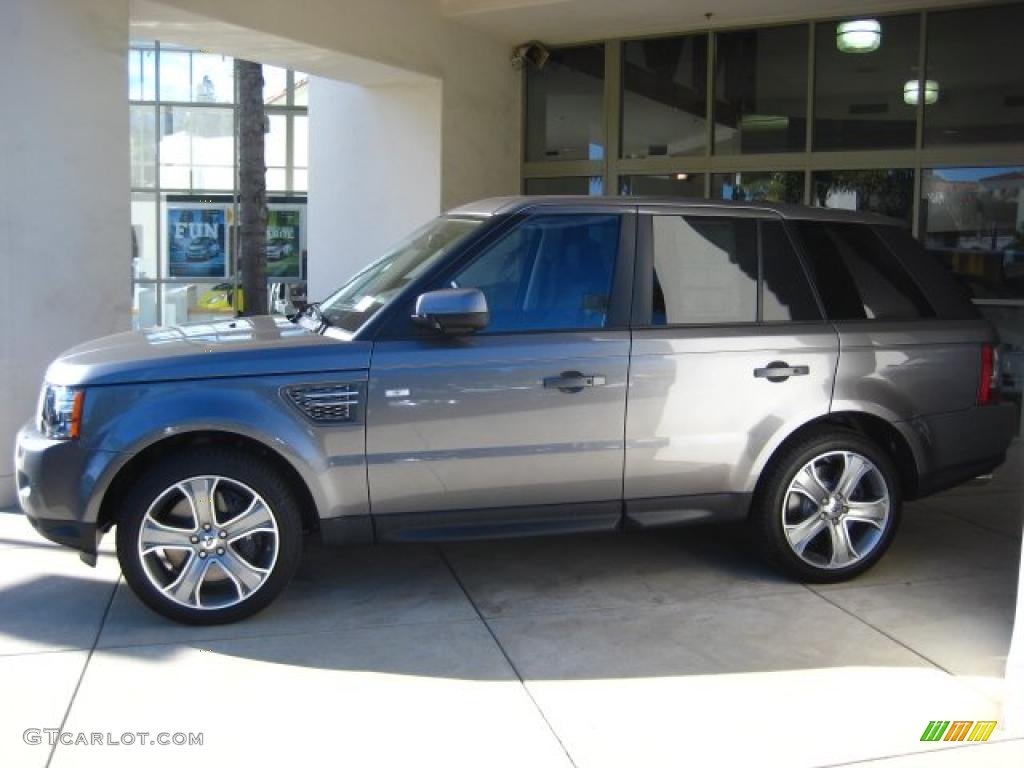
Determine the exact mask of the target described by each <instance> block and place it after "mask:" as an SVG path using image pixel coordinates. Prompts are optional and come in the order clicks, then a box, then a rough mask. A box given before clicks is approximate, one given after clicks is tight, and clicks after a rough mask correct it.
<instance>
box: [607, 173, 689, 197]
mask: <svg viewBox="0 0 1024 768" xmlns="http://www.w3.org/2000/svg"><path fill="white" fill-rule="evenodd" d="M619 194H620V195H659V196H666V197H697V198H701V197H704V174H703V173H670V174H667V175H653V176H636V175H635V176H620V177H619Z"/></svg>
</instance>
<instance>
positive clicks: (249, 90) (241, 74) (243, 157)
mask: <svg viewBox="0 0 1024 768" xmlns="http://www.w3.org/2000/svg"><path fill="white" fill-rule="evenodd" d="M235 82H236V83H237V85H238V201H239V214H238V217H239V224H240V237H239V246H240V251H241V254H240V258H239V260H238V265H239V269H240V270H241V274H242V294H243V305H244V306H243V311H242V313H241V314H243V315H265V314H266V313H267V175H266V174H267V169H266V163H265V161H264V150H263V136H264V134H263V126H264V119H265V118H264V111H263V66H262V65H260V64H255V63H253V62H251V61H242V60H241V59H235Z"/></svg>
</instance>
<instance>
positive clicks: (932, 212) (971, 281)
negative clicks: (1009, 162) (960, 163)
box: [919, 166, 1024, 299]
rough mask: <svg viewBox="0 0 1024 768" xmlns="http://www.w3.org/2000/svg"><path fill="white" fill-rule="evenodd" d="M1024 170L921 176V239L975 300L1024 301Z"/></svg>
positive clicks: (958, 170) (929, 172)
mask: <svg viewBox="0 0 1024 768" xmlns="http://www.w3.org/2000/svg"><path fill="white" fill-rule="evenodd" d="M1022 189H1024V166H1016V167H1008V168H933V169H929V170H925V171H924V172H923V175H922V177H921V209H920V210H921V213H920V227H919V230H920V232H921V238H922V239H923V240H924V243H925V247H926V248H928V250H929V251H931V252H932V253H935V254H936V255H938V256H941V257H942V258H943V260H945V261H946V263H948V264H949V265H950V267H952V269H953V271H954V272H956V273H957V274H958V275H959V276H960V277H961V278H962V280H963V281H964V282H965V283H966V284H967V285H969V287H970V289H971V292H972V294H973V295H974V296H975V298H981V299H996V298H1014V299H1024V191H1022Z"/></svg>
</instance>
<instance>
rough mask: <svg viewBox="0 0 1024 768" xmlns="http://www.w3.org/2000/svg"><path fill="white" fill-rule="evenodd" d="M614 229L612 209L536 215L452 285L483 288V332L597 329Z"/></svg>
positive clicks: (608, 287) (607, 297)
mask: <svg viewBox="0 0 1024 768" xmlns="http://www.w3.org/2000/svg"><path fill="white" fill-rule="evenodd" d="M619 227H620V217H619V216H617V215H614V214H595V215H568V214H563V215H547V216H535V217H533V218H531V219H528V220H527V221H525V222H523V223H522V224H520V225H519V226H518V227H516V228H515V229H514V230H512V231H511V232H509V233H508V234H506V235H505V236H504V237H502V238H501V239H500V240H498V242H496V243H495V244H493V245H491V246H489V247H488V248H487V249H486V250H485V251H484V252H483V253H482V254H480V255H479V256H478V257H477V258H476V259H474V260H473V261H472V262H471V263H470V264H469V265H468V266H466V267H465V268H464V269H463V270H462V271H460V272H459V273H458V274H456V275H455V276H454V278H453V279H452V281H451V287H455V288H478V289H479V290H480V291H482V292H483V294H484V296H485V297H486V298H487V308H488V310H489V312H490V316H491V321H490V324H489V325H488V326H487V332H489V333H502V332H510V331H541V330H571V329H585V328H603V327H604V326H605V324H606V322H607V319H608V310H609V307H610V304H611V292H612V278H613V275H614V271H615V257H616V255H617V254H618V250H619Z"/></svg>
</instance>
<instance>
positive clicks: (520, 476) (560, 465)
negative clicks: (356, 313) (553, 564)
mask: <svg viewBox="0 0 1024 768" xmlns="http://www.w3.org/2000/svg"><path fill="white" fill-rule="evenodd" d="M634 230H635V219H634V217H633V216H632V215H631V214H629V213H623V212H621V211H618V210H615V209H613V208H610V209H609V210H607V211H604V212H586V213H582V212H581V213H541V214H537V215H533V216H529V217H527V218H525V219H524V220H522V221H521V222H519V223H518V224H517V225H515V226H514V227H513V228H511V229H509V230H507V231H506V232H505V233H504V234H502V235H500V236H498V237H497V238H496V239H493V240H492V241H490V242H488V243H486V244H484V245H483V246H481V247H480V248H479V249H478V250H477V252H476V253H473V254H470V255H469V256H468V257H467V258H466V259H465V260H464V261H463V263H462V264H461V265H459V266H456V267H454V268H453V270H452V271H451V272H450V273H449V274H448V275H446V276H445V277H444V278H443V280H442V281H441V282H440V284H438V285H432V286H428V287H427V288H428V289H432V288H440V287H460V288H479V289H480V290H481V291H482V292H483V293H484V295H485V296H486V298H487V302H488V308H489V311H490V317H491V320H490V324H489V326H488V327H487V328H486V329H485V330H483V331H481V332H478V333H476V334H474V335H471V336H463V337H456V338H450V337H444V336H441V335H438V334H436V333H432V332H431V333H428V332H424V331H418V332H414V331H413V330H412V326H410V328H409V331H408V333H407V334H401V333H400V334H398V335H399V336H400V337H399V338H392V339H385V340H379V341H378V342H377V343H376V344H375V347H374V353H373V360H372V364H371V371H370V385H369V398H368V412H367V459H368V472H369V486H370V499H371V509H372V513H373V516H374V524H375V526H376V530H377V534H378V536H379V537H381V538H405V539H410V538H428V537H430V536H433V535H441V534H443V535H445V536H446V537H457V536H459V535H465V536H474V535H481V534H487V535H497V534H501V533H507V534H515V533H516V532H518V531H520V530H523V531H525V530H527V529H529V530H536V529H537V528H538V527H547V528H549V529H555V530H557V529H573V530H579V529H593V528H611V527H614V526H615V525H617V524H618V522H619V518H620V515H621V499H622V472H623V455H624V436H623V432H624V426H625V407H626V377H627V372H628V367H629V347H630V336H629V331H628V327H627V326H628V312H629V307H628V304H629V300H630V282H631V278H632V255H633V254H632V251H633V241H634V238H633V233H634Z"/></svg>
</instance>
